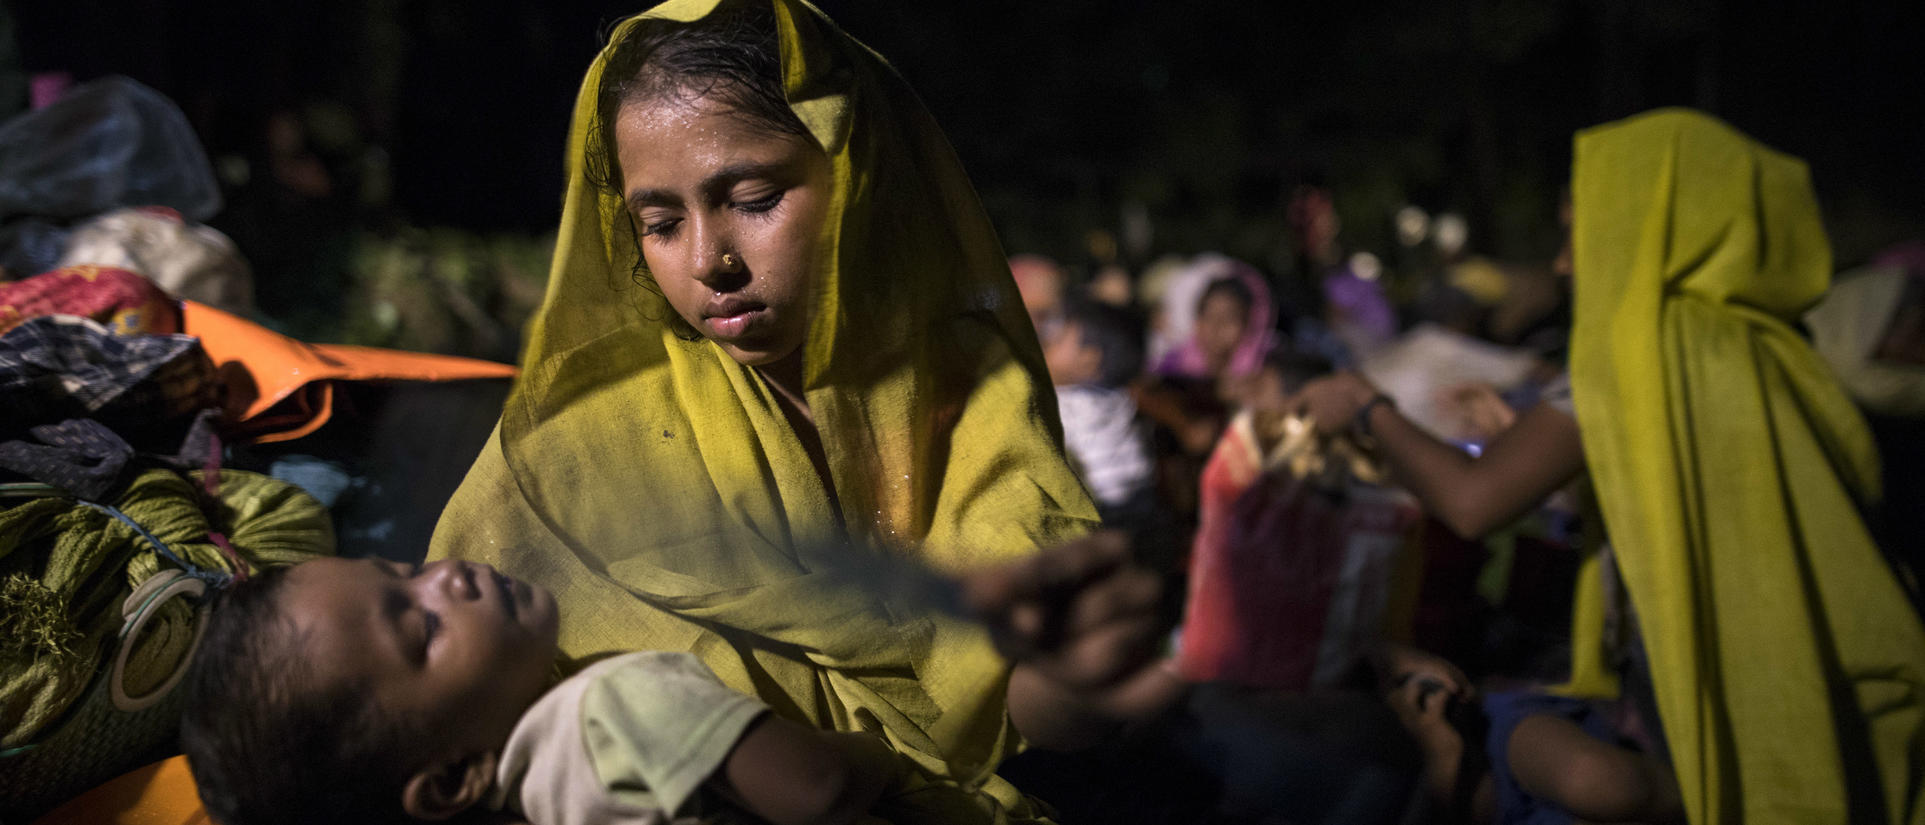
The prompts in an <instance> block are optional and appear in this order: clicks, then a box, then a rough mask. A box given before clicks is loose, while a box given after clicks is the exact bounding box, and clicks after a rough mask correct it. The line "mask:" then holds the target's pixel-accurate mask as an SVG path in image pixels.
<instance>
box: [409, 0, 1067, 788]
mask: <svg viewBox="0 0 1925 825" xmlns="http://www.w3.org/2000/svg"><path fill="white" fill-rule="evenodd" d="M728 2H735V0H673V2H669V3H665V4H663V5H661V6H658V7H656V8H655V9H653V10H651V11H649V12H648V13H646V14H644V15H642V16H640V17H636V18H632V19H630V20H627V21H625V22H623V23H622V24H621V25H620V26H619V27H618V28H617V29H616V30H615V32H614V33H613V35H612V36H611V38H610V42H611V43H613V44H620V43H622V42H623V41H624V38H625V37H626V36H627V35H628V34H629V33H630V32H631V31H632V30H633V29H635V27H638V26H652V25H663V24H664V21H689V20H698V19H700V18H702V17H704V16H706V15H707V14H709V13H710V12H712V11H713V10H715V9H716V8H717V7H718V6H720V5H722V4H723V3H728ZM743 2H771V0H743ZM773 5H774V14H775V21H776V28H777V32H778V35H779V40H780V48H781V60H782V70H783V73H784V87H785V89H786V92H787V96H788V99H789V102H790V106H791V108H792V109H793V110H794V111H795V113H796V114H797V115H798V116H799V117H800V118H801V120H802V122H803V123H804V124H805V125H806V126H807V127H808V129H809V131H810V132H811V133H812V134H813V136H814V137H815V139H816V141H817V142H818V143H820V144H821V146H822V147H823V149H824V150H825V151H826V152H827V153H828V155H829V158H830V161H831V165H832V168H833V173H834V191H833V197H832V200H831V202H830V207H829V210H828V217H827V219H826V221H825V225H824V227H823V229H822V233H823V234H822V238H821V242H820V243H819V244H818V248H819V249H821V250H824V252H823V253H822V254H821V259H820V260H819V261H817V262H816V267H817V269H816V277H815V281H814V283H815V284H816V285H817V287H816V288H817V297H816V311H815V315H814V317H813V320H812V322H811V328H810V331H809V335H808V339H807V341H806V343H805V344H804V346H805V350H804V370H805V376H804V385H805V390H806V394H807V398H808V402H809V406H810V408H811V411H812V414H813V416H814V418H815V422H816V425H817V427H818V428H819V429H820V431H821V435H822V441H823V446H824V448H825V450H826V452H827V458H828V466H829V470H830V474H831V477H832V478H833V483H834V485H835V486H834V493H835V498H834V501H835V502H836V503H839V505H840V512H837V511H836V506H835V504H832V499H831V497H830V495H829V491H828V490H826V489H825V488H824V486H823V484H822V482H821V480H820V476H819V475H818V474H817V473H816V471H815V469H814V468H813V466H812V464H811V462H810V459H809V458H808V456H807V455H806V453H805V452H804V450H803V447H802V445H801V443H800V442H799V441H798V440H797V437H796V435H795V433H794V432H793V431H792V430H791V429H790V425H789V424H788V422H787V420H786V419H785V418H784V417H783V414H782V413H781V411H780V410H779V408H778V407H777V403H776V400H775V397H774V396H773V395H772V394H771V392H770V390H769V388H768V387H767V386H766V385H765V384H764V383H763V381H762V380H761V378H760V377H759V376H758V374H757V373H756V372H755V371H754V370H752V369H750V368H748V367H744V366H741V365H740V364H737V363H736V362H735V361H733V360H732V359H730V358H729V356H728V355H726V354H724V352H723V351H722V350H721V349H720V348H719V347H717V346H716V345H715V344H713V343H711V342H709V341H707V340H693V341H690V340H685V339H683V338H678V337H677V336H676V334H675V332H674V331H673V330H672V329H671V328H670V325H669V323H668V322H667V319H672V318H674V317H675V316H674V311H673V310H672V309H671V308H670V307H669V306H668V304H667V302H666V301H665V300H664V299H663V298H662V297H661V296H660V295H658V294H657V293H655V292H654V291H651V290H648V289H644V288H639V287H637V286H636V285H634V284H633V283H631V281H630V273H631V268H632V266H633V265H634V262H635V261H637V260H638V259H639V253H638V252H637V250H636V248H635V244H634V237H633V234H632V233H631V232H630V231H629V227H628V224H627V221H628V216H627V214H626V212H625V211H624V209H623V205H622V203H621V199H620V198H619V196H617V195H616V194H614V193H611V192H605V191H601V190H599V189H598V188H597V187H596V185H595V184H594V183H593V182H592V181H591V180H590V176H589V173H588V170H589V169H590V168H592V164H591V161H593V162H594V163H603V162H606V158H605V157H597V158H592V159H591V158H590V157H589V153H590V152H605V151H606V150H605V148H603V147H602V145H601V144H602V141H601V140H600V139H599V137H598V136H597V135H595V134H594V133H593V130H594V129H595V128H596V123H597V117H596V112H595V108H596V100H597V91H598V89H599V87H600V85H601V79H602V71H603V67H604V66H605V65H606V64H607V63H608V62H609V50H604V52H603V54H602V55H601V56H600V57H598V58H597V59H596V61H595V63H594V64H593V65H592V66H590V67H589V70H588V76H587V78H586V79H585V80H584V81H583V84H582V89H581V92H580V95H579V96H578V98H577V102H576V107H575V116H574V123H573V127H572V129H571V131H570V140H569V155H568V169H569V185H568V195H567V200H566V203H565V206H564V209H563V213H562V223H561V230H560V237H559V241H558V248H557V250H556V253H555V262H554V267H553V271H552V273H551V275H550V281H549V286H548V295H547V298H546V301H545V303H544V304H543V306H542V308H541V310H540V312H539V313H538V315H537V316H536V318H535V320H534V322H533V325H532V326H531V328H530V332H529V341H528V346H527V352H526V354H525V355H524V357H523V365H524V372H523V373H522V377H521V379H520V383H519V384H517V386H516V388H515V390H514V392H513V394H512V395H511V396H510V398H509V400H508V404H507V408H506V409H505V410H504V411H503V413H502V418H501V423H500V424H499V426H498V427H497V429H496V431H495V434H494V437H493V438H492V439H491V440H490V442H489V444H488V445H487V447H486V448H485V449H484V451H483V453H482V455H481V457H480V458H479V459H478V460H477V461H476V463H475V466H474V468H473V469H472V470H470V471H469V475H468V478H467V480H466V481H465V482H464V483H463V485H462V487H461V488H460V490H459V491H457V492H456V494H455V496H454V499H453V501H452V502H450V504H449V506H448V509H447V511H446V512H445V513H444V515H443V517H442V520H441V523H440V525H439V528H438V529H437V531H436V533H435V537H434V543H433V547H432V551H431V555H432V556H435V557H459V558H467V559H477V560H482V561H487V562H490V563H493V564H496V565H498V566H500V567H501V568H502V569H504V570H505V571H507V572H508V573H510V574H512V575H515V576H519V577H523V578H526V579H529V580H531V581H534V582H537V583H540V584H542V585H544V586H547V587H549V588H550V589H552V590H554V591H555V594H556V596H557V599H558V601H559V602H560V604H561V645H562V649H563V652H564V653H566V654H568V655H569V656H571V657H575V658H578V659H579V658H586V657H592V656H596V655H599V654H604V653H610V652H617V651H629V650H637V649H669V650H691V651H694V652H695V653H697V654H698V655H700V656H701V657H702V658H703V660H704V661H706V662H707V663H708V664H709V665H710V666H711V667H712V668H714V669H715V670H716V672H717V673H718V674H719V675H720V676H721V677H722V679H723V680H724V681H725V682H727V683H728V684H730V685H731V686H733V687H735V688H737V689H740V690H744V691H747V692H751V693H755V694H757V695H759V696H760V697H761V698H763V699H764V700H765V701H768V702H769V703H770V704H771V705H773V706H774V707H775V708H776V709H777V712H779V713H781V714H783V715H786V716H789V717H791V718H795V719H800V720H803V721H806V722H809V723H812V724H815V725H818V726H820V727H824V728H836V729H842V730H858V729H860V730H871V731H875V732H879V733H885V734H886V735H887V737H888V738H889V740H890V742H891V743H892V744H893V745H895V747H896V748H897V749H898V750H899V751H901V752H902V753H904V755H905V756H907V757H908V758H909V759H911V760H912V761H914V762H916V763H917V764H919V765H920V766H921V767H922V769H923V772H924V773H926V774H928V775H929V776H931V777H933V779H931V780H930V781H929V784H928V785H927V786H926V787H924V788H922V789H921V790H920V791H918V792H912V793H909V794H908V795H907V796H906V797H904V798H899V799H897V800H896V802H895V803H892V804H899V805H902V806H904V807H905V808H912V809H916V812H915V814H914V816H915V817H917V818H919V819H921V820H926V821H987V817H988V816H990V815H994V816H995V817H997V818H1001V817H1002V816H1004V815H1007V816H1008V817H1010V818H1015V819H1022V818H1027V817H1030V816H1033V815H1034V814H1033V811H1032V810H1031V809H1030V807H1029V804H1028V803H1027V802H1026V801H1024V800H1023V799H1022V797H1021V795H1020V794H1018V793H1016V792H1015V791H1014V789H1012V788H1010V787H1009V786H1008V784H1007V783H1005V782H1003V781H1002V780H1000V779H998V778H996V777H995V776H994V775H993V774H992V773H990V771H992V770H993V769H994V767H995V765H996V764H997V763H998V762H999V761H1000V760H1001V759H1002V758H1004V757H1006V756H1008V755H1010V754H1011V753H1013V752H1014V749H1015V748H1016V747H1017V745H1018V742H1017V739H1016V737H1015V735H1014V732H1013V729H1012V728H1010V726H1009V724H1008V722H1007V718H1006V714H1005V708H1004V691H1005V684H1006V681H1007V667H1006V665H1005V664H1004V663H1003V661H1002V660H1001V659H1000V658H999V657H997V656H996V654H995V653H994V651H993V650H992V649H991V647H990V646H989V644H988V642H987V640H986V638H985V637H984V635H983V634H982V633H981V632H980V630H979V629H977V628H974V627H969V626H965V625H962V624H959V623H953V622H948V621H944V620H936V619H930V618H926V617H919V616H908V617H903V618H900V619H897V620H893V621H892V620H889V619H885V618H882V617H883V616H886V615H889V614H888V613H887V610H886V608H878V606H877V605H875V604H873V603H870V602H868V601H866V600H864V599H862V598H860V597H855V596H850V595H846V594H841V593H833V594H825V593H823V592H821V591H819V590H818V589H817V588H816V584H815V581H814V577H812V576H811V575H810V574H811V572H812V571H819V570H821V569H822V567H823V566H824V565H823V563H824V561H825V559H826V556H825V555H824V554H829V553H846V552H850V551H845V550H840V549H838V548H839V545H838V543H837V542H838V540H839V539H841V538H842V537H843V536H844V530H845V528H844V525H846V534H847V536H848V537H849V538H853V539H856V540H858V542H859V543H861V544H864V545H868V546H871V547H880V548H887V549H888V550H890V551H900V552H911V553H914V554H916V555H918V556H919V557H921V558H923V559H924V560H925V561H928V562H929V563H932V564H935V565H938V566H942V567H947V568H961V567H967V566H972V565H980V564H984V563H988V562H990V561H993V560H996V559H1000V558H1006V557H1009V556H1012V555H1017V554H1022V553H1026V552H1029V551H1031V550H1033V549H1034V548H1036V547H1037V546H1042V545H1048V544H1052V543H1056V542H1060V541H1063V540H1066V539H1068V538H1072V537H1074V536H1075V535H1078V534H1080V533H1082V532H1084V531H1085V530H1087V529H1089V527H1090V526H1091V525H1093V524H1094V520H1095V511H1094V509H1093V507H1092V506H1091V504H1090V503H1089V500H1088V497H1087V495H1086V494H1085V493H1084V491H1083V488H1082V486H1081V485H1080V483H1079V482H1078V481H1077V480H1076V478H1075V476H1074V475H1073V474H1072V472H1071V471H1070V469H1069V466H1068V464H1067V463H1066V461H1065V459H1064V457H1063V454H1062V447H1061V442H1062V438H1061V433H1060V425H1059V424H1058V423H1057V418H1056V412H1055V402H1054V396H1053V395H1052V394H1051V392H1050V390H1049V386H1050V385H1049V382H1048V381H1047V380H1046V378H1045V372H1044V369H1043V364H1042V358H1041V353H1040V350H1039V348H1038V346H1037V343H1036V338H1035V333H1034V331H1033V330H1032V329H1031V328H1030V325H1029V321H1028V316H1027V315H1026V314H1025V313H1024V310H1023V306H1022V303H1021V301H1020V300H1019V299H1018V297H1017V293H1016V289H1015V284H1014V283H1013V281H1012V280H1011V278H1010V275H1009V268H1008V266H1007V264H1006V262H1005V258H1004V256H1003V254H1002V250H1001V249H1000V247H999V246H998V244H997V242H996V239H995V236H994V234H993V232H992V230H991V228H990V225H989V222H988V220H987V219H986V218H985V216H984V215H983V213H982V210H981V206H980V204H979V202H978V201H977V198H976V195H975V192H974V191H973V189H972V188H971V186H970V184H969V182H968V179H967V178H966V177H965V176H964V175H963V172H962V168H961V166H960V165H959V164H958V162H957V160H956V158H955V155H954V153H953V152H952V151H951V149H950V148H949V146H948V144H947V142H946V141H945V140H944V139H943V137H942V135H941V133H940V132H939V131H938V129H937V128H936V125H935V123H934V122H933V121H932V120H931V119H930V117H929V115H928V113H927V112H926V111H924V109H923V107H922V105H921V104H920V103H919V102H918V101H917V99H916V98H915V96H914V94H913V93H912V92H911V91H910V90H909V88H908V87H907V86H906V85H905V84H904V83H903V81H902V80H901V78H899V77H898V76H897V75H896V74H895V73H894V71H893V70H892V69H890V67H889V66H888V65H887V64H885V63H884V62H883V61H882V60H881V58H879V57H878V56H876V55H875V54H874V53H873V52H871V51H869V50H868V49H867V48H866V47H864V46H862V45H861V44H860V43H857V42H856V41H855V40H853V39H851V38H850V37H849V36H848V35H846V34H844V33H842V32H841V31H840V30H838V29H837V28H836V27H835V25H834V24H833V23H831V22H830V21H829V20H828V19H827V18H825V17H823V16H822V15H821V13H820V12H818V11H816V10H815V9H814V8H812V7H810V6H808V5H806V4H805V3H802V2H799V0H773ZM613 48H615V47H614V46H611V47H610V49H613ZM845 563H846V562H845ZM978 786H980V790H977V788H978ZM936 809H939V810H936Z"/></svg>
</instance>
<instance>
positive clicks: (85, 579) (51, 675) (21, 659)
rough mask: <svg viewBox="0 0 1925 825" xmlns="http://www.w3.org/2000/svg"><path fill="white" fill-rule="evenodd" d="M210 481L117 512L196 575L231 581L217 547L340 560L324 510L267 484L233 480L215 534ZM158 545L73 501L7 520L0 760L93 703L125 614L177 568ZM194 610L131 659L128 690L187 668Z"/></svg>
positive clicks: (167, 489) (170, 615)
mask: <svg viewBox="0 0 1925 825" xmlns="http://www.w3.org/2000/svg"><path fill="white" fill-rule="evenodd" d="M200 478H201V474H200V473H198V472H196V473H189V474H187V475H182V474H180V473H177V472H174V471H171V470H149V471H147V472H144V473H142V474H141V475H140V476H139V477H138V478H136V479H135V480H134V482H133V484H132V485H130V486H129V487H128V488H127V491H126V492H125V493H123V494H121V496H120V497H119V498H117V499H115V500H114V501H112V502H108V503H110V504H112V505H113V506H114V507H115V508H117V509H119V510H120V511H121V512H123V513H125V514H126V515H127V516H128V517H129V518H131V519H133V520H134V521H135V522H136V523H138V524H140V525H141V526H142V527H143V528H145V529H146V530H147V531H148V532H150V533H152V534H153V536H154V537H155V538H157V539H159V540H161V541H162V542H163V543H165V544H166V545H167V546H168V548H169V549H171V550H173V551H174V553H176V554H177V555H179V556H180V557H181V558H183V559H185V560H187V561H188V562H189V563H191V564H194V565H196V566H199V567H201V568H204V569H208V570H218V571H226V572H231V571H232V568H231V566H230V565H229V563H228V561H227V559H226V557H224V556H223V555H222V554H221V551H220V549H219V548H218V547H216V546H215V545H214V544H213V542H212V541H210V540H209V538H208V533H209V532H210V531H220V532H222V533H224V534H226V535H227V537H228V539H229V541H230V542H231V543H232V544H233V546H234V548H235V550H237V551H238V552H239V553H240V554H241V556H242V557H243V558H244V559H245V560H246V561H247V562H248V564H249V565H250V566H251V567H252V568H255V569H258V568H260V567H262V566H269V565H278V564H292V563H295V562H299V561H303V560H306V559H309V558H313V557H316V556H321V555H330V554H332V553H333V552H334V527H333V522H332V521H330V520H329V517H328V512H327V509H326V508H325V507H322V506H321V503H320V502H318V501H315V500H314V498H313V497H311V496H309V495H308V494H307V493H305V492H302V491H301V490H300V489H299V488H297V487H294V486H293V485H290V484H286V483H283V482H280V481H276V480H274V479H272V478H268V477H266V476H261V475H256V474H254V473H246V472H240V471H235V470H226V471H222V472H221V474H220V484H219V504H218V506H217V507H216V508H214V509H216V510H217V512H216V513H215V519H214V522H215V523H213V524H210V523H209V520H208V517H207V516H206V515H204V514H203V513H202V510H201V506H200V503H201V496H202V495H204V493H200V490H199V488H200ZM172 566H173V564H172V562H169V561H167V560H165V559H163V558H162V557H161V556H160V554H159V553H158V552H157V551H155V550H154V548H153V545H151V544H149V543H148V542H147V540H146V539H144V538H142V537H141V536H140V535H139V534H138V533H136V532H135V531H134V530H133V528H131V527H129V526H127V525H126V524H124V523H121V522H120V521H119V520H117V519H115V518H113V517H112V516H110V515H108V514H106V513H104V512H101V511H99V510H96V509H93V508H91V507H88V506H86V505H83V504H80V503H79V502H76V501H74V500H73V499H69V498H42V499H35V500H31V501H27V502H25V503H22V504H18V505H15V506H14V507H12V508H9V509H7V510H0V730H4V731H5V734H4V736H0V748H13V747H18V746H20V745H23V744H26V743H30V742H33V741H35V740H36V739H37V738H38V737H40V735H41V734H43V733H44V732H46V731H47V730H48V729H49V726H50V725H51V724H52V723H54V722H55V721H57V720H58V719H59V718H60V716H61V714H62V713H64V712H65V711H66V710H67V709H68V708H69V707H71V706H72V705H73V703H74V702H75V701H76V700H78V699H79V698H80V697H81V696H82V695H83V693H84V692H85V691H86V689H87V686H88V684H89V683H90V682H91V680H92V678H93V676H94V674H95V673H96V672H97V671H98V670H99V669H100V665H101V663H102V662H103V661H104V660H105V659H106V658H107V657H108V656H109V655H110V653H111V652H112V646H113V645H112V642H113V639H114V637H115V635H116V634H117V633H118V632H119V630H120V627H121V623H122V619H121V612H120V608H121V602H122V601H123V600H125V599H126V598H127V595H128V594H129V593H130V592H132V590H133V588H134V587H135V586H136V585H138V584H140V583H141V582H142V581H144V580H146V579H147V577H149V576H152V575H154V574H155V573H157V572H159V571H161V570H164V569H168V568H171V567H172ZM193 614H194V611H193V608H192V607H191V606H189V605H188V604H187V603H185V602H183V601H181V600H174V601H172V602H170V603H168V604H166V605H165V606H163V607H162V608H161V613H160V614H159V615H158V616H157V617H156V618H155V619H154V620H152V621H150V622H149V623H148V625H147V628H146V632H145V633H143V635H142V637H141V638H140V639H136V640H132V642H133V643H134V644H136V645H137V647H136V648H135V649H134V651H133V652H132V653H131V654H130V655H129V657H128V661H127V670H126V674H125V682H126V687H127V690H128V691H129V692H130V693H133V694H136V695H138V694H140V693H142V692H145V691H146V690H148V689H151V688H152V687H154V686H157V685H159V684H160V683H161V682H162V681H163V680H165V679H166V678H167V677H168V675H170V674H172V673H173V672H174V671H175V670H176V669H177V668H178V667H179V666H180V665H181V657H182V656H184V655H185V654H186V653H187V650H188V646H189V645H190V644H191V642H192V637H193Z"/></svg>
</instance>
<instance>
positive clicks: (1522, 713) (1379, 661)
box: [1373, 645, 1685, 825]
mask: <svg viewBox="0 0 1925 825" xmlns="http://www.w3.org/2000/svg"><path fill="white" fill-rule="evenodd" d="M1373 664H1374V665H1375V668H1376V670H1377V675H1378V678H1379V684H1378V687H1379V692H1380V693H1381V694H1382V695H1383V697H1384V701H1385V702H1386V703H1387V704H1388V705H1389V706H1390V708H1391V710H1392V711H1394V712H1396V714H1397V718H1398V720H1399V721H1400V722H1402V723H1403V725H1404V728H1405V730H1407V731H1409V732H1410V734H1411V736H1412V737H1414V738H1415V739H1416V740H1417V742H1418V745H1419V746H1420V747H1421V748H1422V749H1423V752H1424V782H1425V790H1426V794H1427V796H1428V797H1429V798H1430V803H1431V810H1432V811H1433V812H1434V813H1435V814H1436V816H1435V817H1434V819H1435V821H1439V822H1446V823H1500V824H1501V825H1569V823H1574V822H1595V823H1608V822H1638V823H1653V824H1655V823H1682V822H1684V821H1685V816H1684V808H1683V803H1682V800H1681V797H1680V796H1679V790H1678V781H1677V778H1676V777H1675V776H1674V775H1673V774H1672V772H1671V768H1670V766H1668V765H1666V764H1665V763H1664V762H1663V761H1662V760H1660V759H1658V758H1656V757H1654V756H1652V755H1651V754H1650V753H1649V752H1647V751H1645V750H1643V749H1640V748H1637V747H1632V746H1630V745H1629V739H1630V738H1629V737H1626V736H1624V735H1622V731H1621V730H1620V726H1619V725H1617V724H1615V723H1614V721H1613V719H1612V718H1611V717H1612V714H1611V713H1610V712H1609V711H1610V708H1609V707H1608V706H1607V705H1605V704H1602V703H1597V702H1589V701H1585V700H1581V699H1573V698H1569V697H1564V696H1553V695H1550V694H1546V693H1539V692H1534V691H1507V692H1502V693H1492V694H1489V695H1486V696H1481V697H1480V696H1478V695H1477V693H1476V691H1474V690H1473V689H1472V688H1471V686H1470V681H1469V680H1468V679H1466V678H1465V677H1464V673H1463V671H1460V670H1458V669H1457V667H1456V666H1455V665H1452V664H1451V663H1450V662H1447V661H1445V660H1443V659H1441V658H1439V657H1437V656H1433V655H1431V654H1428V653H1425V652H1423V651H1420V650H1417V649H1415V648H1410V647H1403V646H1401V645H1387V646H1385V647H1384V648H1383V649H1382V650H1381V651H1379V652H1378V653H1377V654H1376V655H1375V656H1374V657H1373Z"/></svg>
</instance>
